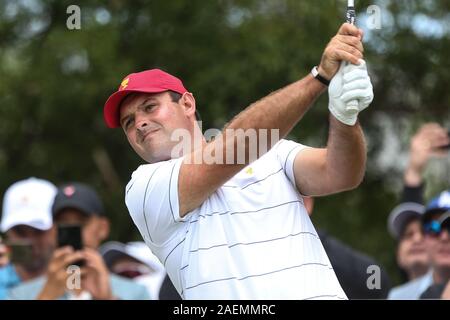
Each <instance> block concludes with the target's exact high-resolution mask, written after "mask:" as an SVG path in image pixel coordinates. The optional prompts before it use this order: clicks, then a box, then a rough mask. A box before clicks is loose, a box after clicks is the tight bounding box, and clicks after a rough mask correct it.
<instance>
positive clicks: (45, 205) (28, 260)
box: [0, 178, 56, 299]
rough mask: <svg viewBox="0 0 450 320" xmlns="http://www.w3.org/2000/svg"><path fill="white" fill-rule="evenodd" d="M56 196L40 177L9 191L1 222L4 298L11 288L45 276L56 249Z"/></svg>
mask: <svg viewBox="0 0 450 320" xmlns="http://www.w3.org/2000/svg"><path fill="white" fill-rule="evenodd" d="M55 194H56V187H55V186H54V185H53V184H52V183H50V182H49V181H46V180H42V179H37V178H28V179H25V180H21V181H17V182H15V183H14V184H12V185H11V186H10V187H9V188H8V189H7V190H6V192H5V195H4V197H3V210H2V219H1V222H0V229H1V231H2V232H3V233H5V236H6V239H5V243H7V246H6V245H5V243H3V244H0V256H1V257H0V259H1V265H0V299H5V297H6V293H7V290H8V289H9V288H12V287H14V286H16V285H18V284H19V283H21V282H23V281H29V280H31V279H34V278H36V277H39V276H41V275H43V274H44V273H45V271H46V268H47V264H48V261H49V259H50V257H51V254H52V251H53V249H54V247H55V240H54V239H55V235H54V230H53V228H52V224H53V222H52V214H51V206H52V203H53V198H54V197H55ZM7 248H8V249H7Z"/></svg>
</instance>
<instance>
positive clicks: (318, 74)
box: [311, 66, 330, 86]
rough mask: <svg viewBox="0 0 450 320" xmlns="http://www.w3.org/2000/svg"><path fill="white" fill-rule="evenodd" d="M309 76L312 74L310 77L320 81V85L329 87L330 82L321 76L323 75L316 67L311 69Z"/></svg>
mask: <svg viewBox="0 0 450 320" xmlns="http://www.w3.org/2000/svg"><path fill="white" fill-rule="evenodd" d="M311 74H312V76H313V77H314V78H315V79H317V80H318V81H320V82H321V83H322V84H324V85H326V86H329V85H330V80H329V79H328V78H327V77H325V76H324V75H323V73H321V72H320V71H319V68H318V67H317V66H314V67H313V68H312V69H311Z"/></svg>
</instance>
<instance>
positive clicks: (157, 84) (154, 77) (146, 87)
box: [103, 69, 187, 128]
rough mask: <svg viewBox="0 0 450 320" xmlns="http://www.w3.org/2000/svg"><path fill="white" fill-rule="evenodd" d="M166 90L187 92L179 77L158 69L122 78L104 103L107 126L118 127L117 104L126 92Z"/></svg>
mask: <svg viewBox="0 0 450 320" xmlns="http://www.w3.org/2000/svg"><path fill="white" fill-rule="evenodd" d="M168 90H171V91H175V92H178V93H179V94H183V93H185V92H187V90H186V88H185V87H184V85H183V83H182V82H181V80H180V79H178V78H177V77H174V76H172V75H171V74H168V73H167V72H164V71H162V70H160V69H151V70H146V71H142V72H138V73H131V74H129V75H128V76H126V77H125V78H124V79H123V80H122V82H121V83H120V86H119V89H117V91H116V92H114V93H113V94H112V95H111V96H110V97H109V98H108V100H107V101H106V103H105V106H104V108H103V116H104V118H105V122H106V124H107V126H108V127H110V128H117V127H120V121H119V112H120V110H119V106H120V103H121V102H122V100H123V99H124V98H125V97H126V96H127V95H128V94H130V93H133V92H142V93H158V92H164V91H168Z"/></svg>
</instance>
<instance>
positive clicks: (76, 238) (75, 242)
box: [58, 224, 84, 267]
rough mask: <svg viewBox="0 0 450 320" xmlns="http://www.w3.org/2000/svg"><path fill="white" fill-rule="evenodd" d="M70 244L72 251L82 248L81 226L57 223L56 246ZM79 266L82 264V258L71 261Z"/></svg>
mask: <svg viewBox="0 0 450 320" xmlns="http://www.w3.org/2000/svg"><path fill="white" fill-rule="evenodd" d="M65 246H71V247H72V248H73V250H74V251H78V250H82V249H83V240H82V237H81V226H80V225H78V224H59V225H58V247H65ZM73 264H74V265H77V266H79V267H81V266H83V264H84V262H83V261H82V260H80V261H76V262H75V263H73Z"/></svg>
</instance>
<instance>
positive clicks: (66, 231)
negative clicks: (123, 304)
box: [8, 182, 150, 300]
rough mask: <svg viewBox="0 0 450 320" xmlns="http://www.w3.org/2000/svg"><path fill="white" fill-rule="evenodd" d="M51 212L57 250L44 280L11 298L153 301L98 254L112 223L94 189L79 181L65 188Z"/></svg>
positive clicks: (25, 286)
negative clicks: (112, 268)
mask: <svg viewBox="0 0 450 320" xmlns="http://www.w3.org/2000/svg"><path fill="white" fill-rule="evenodd" d="M52 213H53V219H54V223H55V227H56V228H55V229H56V231H57V233H58V234H57V236H56V239H57V240H58V241H57V242H58V248H57V249H56V250H55V251H54V252H53V256H52V259H51V260H50V262H49V265H48V268H47V271H46V276H44V277H41V278H39V279H36V280H35V281H33V282H32V283H27V284H23V285H20V286H18V287H16V288H14V289H13V290H11V291H10V292H9V296H8V297H9V298H11V299H21V300H22V299H25V300H28V299H38V300H54V299H71V300H80V299H86V300H87V299H96V300H112V299H149V298H150V297H149V295H148V291H147V290H146V288H145V287H144V286H142V285H139V284H137V283H134V282H133V281H131V280H128V279H126V278H123V277H119V276H117V275H114V274H111V273H110V272H109V270H108V268H107V266H106V264H105V262H104V261H103V258H102V256H101V254H100V253H99V252H98V250H97V249H98V247H99V246H100V244H101V243H102V241H104V240H105V239H106V238H107V237H108V235H109V220H108V218H107V217H106V215H105V212H104V208H103V203H102V201H101V200H100V197H99V196H98V194H97V192H96V191H95V190H94V189H93V188H91V187H90V186H88V185H86V184H83V183H76V182H75V183H68V184H65V185H63V186H61V187H60V188H58V192H57V194H56V196H55V199H54V202H53V206H52ZM77 277H79V278H78V279H77ZM77 280H79V281H78V282H77Z"/></svg>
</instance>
